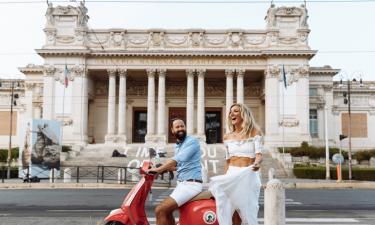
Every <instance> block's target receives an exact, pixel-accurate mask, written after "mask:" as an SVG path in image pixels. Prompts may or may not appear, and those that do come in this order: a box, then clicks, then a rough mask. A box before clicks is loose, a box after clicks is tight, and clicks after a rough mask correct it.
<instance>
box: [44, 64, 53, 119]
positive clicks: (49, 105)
mask: <svg viewBox="0 0 375 225" xmlns="http://www.w3.org/2000/svg"><path fill="white" fill-rule="evenodd" d="M55 71H56V68H55V67H54V66H48V67H46V68H45V69H44V77H43V83H44V86H43V119H46V120H52V119H54V118H53V117H54V111H55V110H54V107H55V78H54V76H55Z"/></svg>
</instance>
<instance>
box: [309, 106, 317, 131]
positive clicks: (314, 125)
mask: <svg viewBox="0 0 375 225" xmlns="http://www.w3.org/2000/svg"><path fill="white" fill-rule="evenodd" d="M310 135H311V137H318V111H317V110H316V109H310Z"/></svg>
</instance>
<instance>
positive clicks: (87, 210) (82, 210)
mask: <svg viewBox="0 0 375 225" xmlns="http://www.w3.org/2000/svg"><path fill="white" fill-rule="evenodd" d="M47 211H48V212H109V211H111V210H106V209H47Z"/></svg>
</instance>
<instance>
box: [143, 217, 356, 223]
mask: <svg viewBox="0 0 375 225" xmlns="http://www.w3.org/2000/svg"><path fill="white" fill-rule="evenodd" d="M176 220H178V218H176ZM285 220H286V222H292V223H293V222H302V223H303V222H309V223H357V222H359V221H358V220H356V219H354V218H286V219H285ZM148 221H149V222H155V221H156V218H155V217H150V218H148ZM258 221H259V222H264V219H263V218H258Z"/></svg>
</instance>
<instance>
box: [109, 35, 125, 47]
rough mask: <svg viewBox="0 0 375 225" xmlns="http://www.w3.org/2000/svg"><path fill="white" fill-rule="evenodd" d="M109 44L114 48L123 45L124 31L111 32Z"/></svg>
mask: <svg viewBox="0 0 375 225" xmlns="http://www.w3.org/2000/svg"><path fill="white" fill-rule="evenodd" d="M110 36H111V46H112V47H114V48H119V47H124V46H125V40H124V32H111V33H110Z"/></svg>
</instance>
